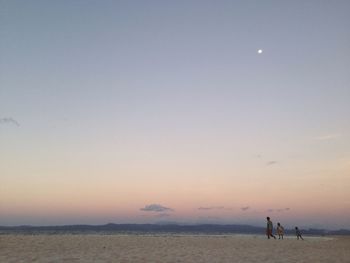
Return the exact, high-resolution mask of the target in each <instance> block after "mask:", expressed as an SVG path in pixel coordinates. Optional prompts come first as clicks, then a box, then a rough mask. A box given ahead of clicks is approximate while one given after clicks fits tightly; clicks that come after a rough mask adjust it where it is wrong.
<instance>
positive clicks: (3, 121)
mask: <svg viewBox="0 0 350 263" xmlns="http://www.w3.org/2000/svg"><path fill="white" fill-rule="evenodd" d="M0 124H11V125H15V126H19V123H18V121H16V120H15V119H13V118H0Z"/></svg>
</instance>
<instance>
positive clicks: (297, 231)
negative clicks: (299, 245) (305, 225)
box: [295, 226, 304, 240]
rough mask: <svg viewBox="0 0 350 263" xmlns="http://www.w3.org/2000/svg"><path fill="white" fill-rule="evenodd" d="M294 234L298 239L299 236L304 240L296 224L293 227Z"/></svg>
mask: <svg viewBox="0 0 350 263" xmlns="http://www.w3.org/2000/svg"><path fill="white" fill-rule="evenodd" d="M295 234H296V236H297V239H298V240H299V238H300V239H301V240H304V238H303V237H302V236H301V232H300V230H299V228H298V227H297V226H296V227H295Z"/></svg>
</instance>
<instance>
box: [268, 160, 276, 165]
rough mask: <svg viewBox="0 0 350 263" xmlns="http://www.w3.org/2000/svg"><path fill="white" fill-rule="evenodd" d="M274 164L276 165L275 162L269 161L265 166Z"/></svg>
mask: <svg viewBox="0 0 350 263" xmlns="http://www.w3.org/2000/svg"><path fill="white" fill-rule="evenodd" d="M276 163H277V161H269V162H267V163H266V165H274V164H276Z"/></svg>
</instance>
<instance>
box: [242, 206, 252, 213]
mask: <svg viewBox="0 0 350 263" xmlns="http://www.w3.org/2000/svg"><path fill="white" fill-rule="evenodd" d="M249 209H250V207H249V206H244V207H241V210H242V211H244V212H245V211H247V210H249Z"/></svg>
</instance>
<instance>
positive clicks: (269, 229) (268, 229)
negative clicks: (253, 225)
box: [266, 217, 276, 239]
mask: <svg viewBox="0 0 350 263" xmlns="http://www.w3.org/2000/svg"><path fill="white" fill-rule="evenodd" d="M266 219H267V226H266V235H267V238H268V239H270V237H273V238H274V239H276V237H275V236H274V235H273V233H272V231H273V224H272V221H271V220H270V217H266Z"/></svg>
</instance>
